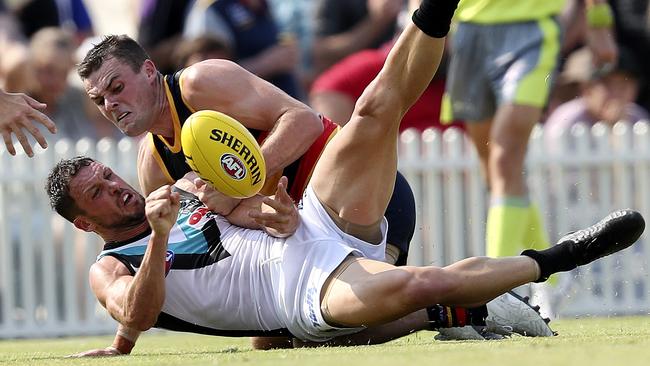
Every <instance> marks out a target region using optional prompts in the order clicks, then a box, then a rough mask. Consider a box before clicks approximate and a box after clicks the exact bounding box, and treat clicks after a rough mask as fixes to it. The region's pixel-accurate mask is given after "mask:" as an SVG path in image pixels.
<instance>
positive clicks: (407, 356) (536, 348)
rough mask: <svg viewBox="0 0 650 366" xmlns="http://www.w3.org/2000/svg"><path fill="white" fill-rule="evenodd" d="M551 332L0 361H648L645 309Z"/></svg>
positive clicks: (22, 343)
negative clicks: (534, 335)
mask: <svg viewBox="0 0 650 366" xmlns="http://www.w3.org/2000/svg"><path fill="white" fill-rule="evenodd" d="M552 326H553V329H554V330H556V331H558V332H559V334H560V335H559V336H557V337H552V338H528V337H520V336H513V337H512V338H509V339H506V340H502V341H447V342H440V341H435V340H433V336H434V334H435V333H433V332H419V333H417V334H413V335H411V336H409V337H406V338H402V339H399V340H396V341H393V342H390V343H388V344H384V345H377V346H361V347H342V348H317V349H298V350H276V351H253V350H251V348H250V344H249V342H248V339H246V338H221V337H208V336H198V335H190V334H184V333H162V332H155V333H151V334H144V335H143V336H142V337H141V339H140V340H139V341H138V346H137V347H136V348H135V350H134V352H133V354H132V355H131V356H125V357H117V358H102V359H68V358H63V357H64V356H65V355H68V354H71V353H75V352H80V351H83V350H87V349H91V348H100V347H105V346H107V345H108V344H110V342H111V341H112V338H113V337H112V336H106V337H79V338H64V339H45V340H4V341H0V364H2V365H5V364H7V365H102V366H105V365H136V366H139V365H263V366H264V365H268V366H271V365H273V366H283V365H316V366H318V365H323V366H325V365H327V366H332V365H334V366H342V365H354V366H383V365H386V366H397V365H441V366H443V365H444V366H447V365H449V366H464V365H498V366H511V365H512V366H515V365H517V366H521V365H535V366H552V365H561V366H565V365H572V366H575V365H587V366H598V365H607V366H615V365H623V366H633V365H644V366H646V365H650V316H638V317H613V318H586V319H570V320H569V319H567V320H560V321H555V322H553V323H552Z"/></svg>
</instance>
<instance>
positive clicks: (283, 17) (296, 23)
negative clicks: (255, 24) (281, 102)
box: [269, 0, 315, 90]
mask: <svg viewBox="0 0 650 366" xmlns="http://www.w3.org/2000/svg"><path fill="white" fill-rule="evenodd" d="M269 5H270V6H271V11H272V12H273V15H274V17H275V19H276V21H277V22H278V26H279V27H280V29H281V30H282V32H283V33H288V34H292V35H294V36H295V37H296V41H297V42H298V48H299V50H300V64H299V65H298V66H299V67H298V78H299V80H300V83H301V88H302V90H309V86H310V84H311V82H312V81H313V79H314V76H315V75H314V71H313V60H312V44H313V34H314V30H313V23H314V22H313V20H314V14H313V13H314V0H269Z"/></svg>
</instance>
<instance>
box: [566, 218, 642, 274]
mask: <svg viewBox="0 0 650 366" xmlns="http://www.w3.org/2000/svg"><path fill="white" fill-rule="evenodd" d="M644 229H645V220H643V216H641V214H640V213H638V212H636V211H633V210H629V209H626V210H618V211H614V212H612V213H610V214H609V215H607V217H605V218H604V219H602V220H600V221H599V222H598V223H596V224H594V225H592V226H590V227H588V228H586V229H582V230H578V231H576V232H573V233H570V234H567V235H565V236H564V237H562V238H561V239H560V240H559V241H558V243H557V245H562V244H564V243H566V245H570V246H571V247H572V248H571V250H570V251H571V252H572V254H573V257H574V259H575V261H576V264H577V265H579V266H581V265H584V264H587V263H591V262H593V261H595V260H596V259H598V258H602V257H604V256H607V255H610V254H612V253H616V252H618V251H619V250H623V249H625V248H627V247H629V246H630V245H632V244H634V243H635V242H636V241H637V240H638V239H639V237H640V236H641V234H643V230H644Z"/></svg>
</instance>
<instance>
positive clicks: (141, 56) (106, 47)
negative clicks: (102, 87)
mask: <svg viewBox="0 0 650 366" xmlns="http://www.w3.org/2000/svg"><path fill="white" fill-rule="evenodd" d="M111 57H115V58H117V59H119V60H120V61H124V62H125V63H126V64H128V65H129V66H130V67H131V69H132V70H133V72H136V73H137V72H138V71H140V68H141V67H142V64H144V62H145V61H146V60H149V59H150V57H149V55H148V54H147V52H146V51H145V50H144V48H142V46H140V45H139V44H138V42H136V41H135V40H133V39H132V38H131V37H129V36H127V35H124V34H123V35H109V36H106V37H104V38H103V39H102V41H101V42H99V43H98V44H96V45H94V46H93V48H92V49H91V50H90V51H88V53H87V54H86V57H84V59H83V61H81V63H79V66H77V74H78V75H79V76H80V77H81V78H82V79H87V78H88V77H89V76H90V74H92V73H93V72H95V71H97V70H99V68H100V67H102V64H103V63H104V61H106V60H107V59H109V58H111Z"/></svg>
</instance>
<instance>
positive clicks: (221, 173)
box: [181, 110, 266, 198]
mask: <svg viewBox="0 0 650 366" xmlns="http://www.w3.org/2000/svg"><path fill="white" fill-rule="evenodd" d="M181 145H182V146H183V153H184V154H185V161H187V164H188V165H189V166H190V167H191V168H192V170H194V172H196V174H197V175H198V176H199V177H201V179H203V180H204V181H206V182H208V183H210V184H211V185H212V186H213V187H214V188H215V189H216V190H218V191H220V192H221V193H223V194H226V195H228V196H231V197H235V198H247V197H251V196H253V195H255V194H256V193H257V192H259V190H260V189H261V188H262V186H263V185H264V180H265V178H266V165H265V163H264V156H262V150H261V149H260V145H259V144H258V143H257V141H256V140H255V137H253V135H252V134H251V133H250V132H249V131H248V130H247V129H246V127H244V126H243V125H242V124H241V123H239V122H238V121H237V120H235V119H234V118H232V117H230V116H228V115H225V114H223V113H220V112H216V111H210V110H204V111H198V112H195V113H193V114H192V115H190V116H189V117H188V118H187V120H186V121H185V123H184V124H183V128H182V129H181Z"/></svg>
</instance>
